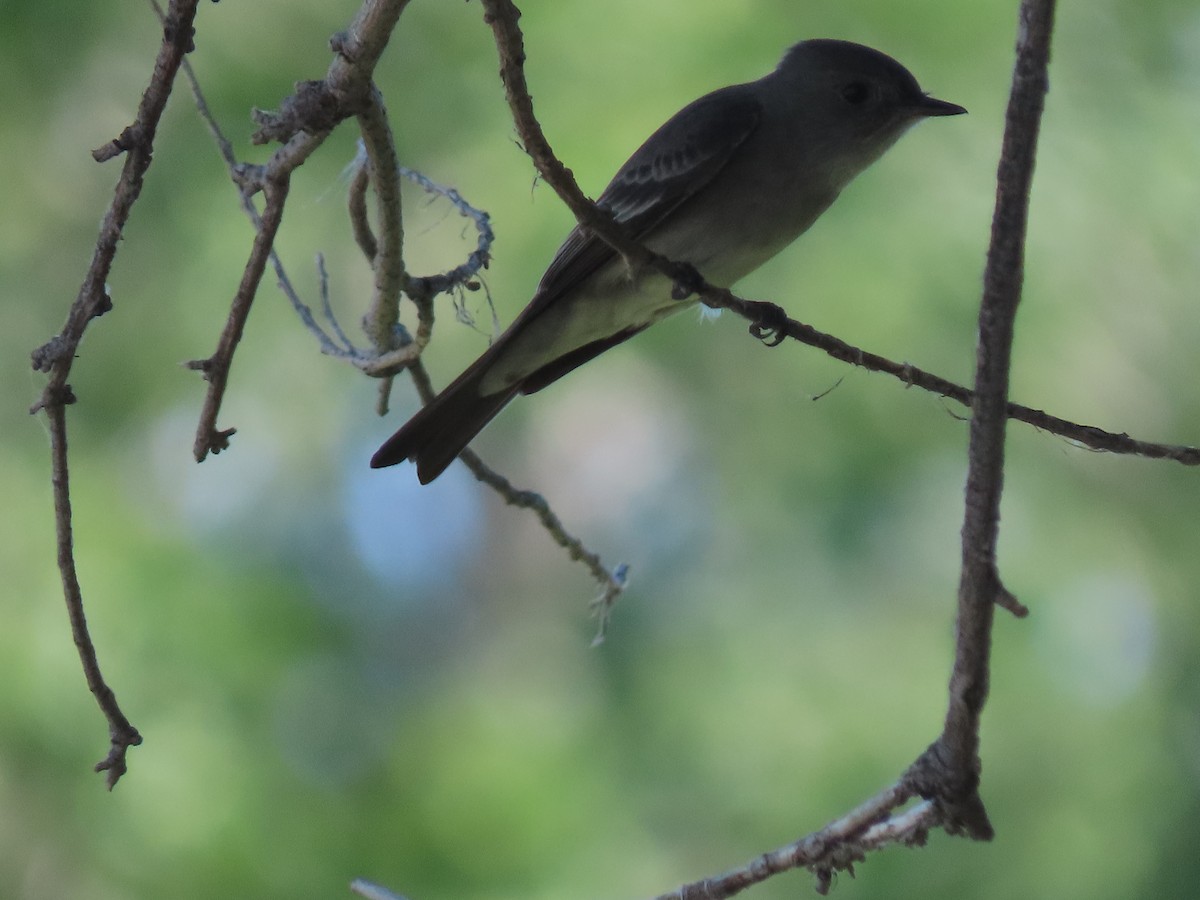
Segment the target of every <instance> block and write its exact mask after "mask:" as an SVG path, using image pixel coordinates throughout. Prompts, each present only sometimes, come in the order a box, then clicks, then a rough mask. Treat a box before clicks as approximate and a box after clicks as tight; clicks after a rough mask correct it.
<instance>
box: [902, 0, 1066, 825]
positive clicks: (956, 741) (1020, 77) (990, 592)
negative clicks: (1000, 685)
mask: <svg viewBox="0 0 1200 900" xmlns="http://www.w3.org/2000/svg"><path fill="white" fill-rule="evenodd" d="M1053 27H1054V0H1023V2H1022V4H1021V12H1020V27H1019V33H1018V37H1017V61H1016V66H1015V68H1014V71H1013V82H1012V93H1011V95H1010V97H1009V104H1008V115H1007V122H1006V126H1005V130H1004V142H1003V146H1002V148H1001V151H1000V166H999V171H998V173H997V177H996V182H997V186H996V211H995V215H994V217H993V219H992V239H991V244H990V246H989V248H988V258H987V267H986V269H985V270H984V276H983V301H982V303H981V305H980V310H979V346H978V351H977V356H976V369H975V394H974V398H973V403H972V415H971V438H970V448H969V457H970V467H969V469H968V472H967V489H966V514H965V517H964V521H963V530H962V577H961V580H960V582H959V589H958V625H957V639H956V641H955V658H954V671H953V673H952V675H951V677H950V703H949V708H948V710H947V712H946V721H945V725H944V728H943V730H942V735H941V737H940V738H939V739H938V740H937V742H936V743H934V745H933V746H932V747H930V748H929V750H928V751H926V753H925V754H924V755H923V756H922V757H921V759H919V760H918V761H917V762H916V763H915V764H914V766H913V768H912V769H911V770H910V772H909V775H908V781H909V783H911V784H912V785H913V786H914V787H915V788H917V789H918V791H919V792H920V793H921V794H922V795H924V796H926V797H931V798H934V799H935V800H936V801H937V802H938V803H939V805H940V807H941V809H942V812H943V814H944V815H945V819H946V821H945V825H946V828H947V830H948V831H952V832H955V831H959V832H962V833H965V834H966V835H968V836H969V837H972V838H975V839H977V840H990V839H991V837H992V834H993V832H992V826H991V823H990V822H989V821H988V817H987V812H986V810H985V808H984V805H983V802H982V800H981V799H980V798H979V794H978V786H979V771H980V761H979V721H980V716H981V714H982V712H983V706H984V702H985V701H986V700H987V694H988V676H989V661H990V657H991V634H992V621H993V618H994V609H995V605H996V603H997V602H998V601H1003V602H1004V603H1006V604H1010V603H1011V602H1013V601H1012V600H1011V597H1012V595H1011V594H1009V593H1008V591H1006V590H1005V589H1004V586H1003V585H1002V583H1001V581H1000V575H999V572H998V571H997V568H996V539H997V536H998V535H999V531H1000V495H1001V491H1002V488H1003V484H1004V432H1005V425H1006V421H1007V419H1006V415H1005V408H1006V402H1007V395H1008V376H1009V369H1010V366H1011V362H1012V339H1013V322H1014V321H1015V319H1016V315H1017V305H1018V304H1019V302H1020V299H1021V285H1022V281H1023V279H1024V259H1025V231H1026V224H1027V222H1028V218H1029V192H1030V189H1031V187H1032V184H1033V168H1034V161H1035V159H1036V156H1037V138H1038V130H1039V126H1040V124H1041V117H1042V108H1043V104H1044V99H1045V94H1046V87H1047V84H1048V80H1047V74H1046V71H1047V66H1048V65H1049V59H1050V35H1051V33H1052V31H1053Z"/></svg>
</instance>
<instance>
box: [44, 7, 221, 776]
mask: <svg viewBox="0 0 1200 900" xmlns="http://www.w3.org/2000/svg"><path fill="white" fill-rule="evenodd" d="M197 6H198V0H172V2H171V4H170V6H169V7H168V10H167V14H166V17H165V19H164V22H163V37H162V43H161V45H160V46H159V50H158V55H157V57H156V59H155V61H154V73H153V74H152V75H151V77H150V83H149V85H148V86H147V87H146V90H145V92H144V93H143V94H142V99H141V102H140V103H139V104H138V111H137V117H136V118H135V119H134V122H133V124H132V125H130V126H129V127H128V128H126V129H125V130H124V131H122V132H121V135H120V137H118V138H115V139H113V140H112V141H110V142H109V143H108V144H106V145H105V146H104V147H101V148H99V149H98V150H96V151H95V152H94V153H93V154H92V155H93V157H94V158H95V159H96V160H97V161H101V162H102V161H104V160H108V159H112V158H114V157H116V156H118V155H120V154H122V153H124V154H125V165H124V166H123V168H122V170H121V177H120V178H119V179H118V181H117V186H116V189H115V190H114V192H113V199H112V202H111V203H110V204H109V207H108V211H107V212H106V213H105V215H104V221H103V222H102V223H101V226H100V234H99V236H98V237H97V239H96V249H95V253H94V254H93V256H92V263H91V266H90V267H89V269H88V272H87V275H86V276H85V277H84V280H83V284H82V285H81V286H80V288H79V293H78V294H77V295H76V297H75V302H74V303H73V304H71V309H70V312H69V313H68V314H67V322H66V324H65V325H64V326H63V329H62V331H61V332H59V334H58V335H57V336H55V337H54V338H53V339H51V340H50V341H49V342H47V343H46V344H44V345H43V346H41V347H39V348H38V349H37V350H35V351H34V352H33V355H32V361H33V367H34V368H35V369H36V370H38V371H39V372H47V373H49V376H50V377H49V378H48V379H47V382H46V386H45V388H44V389H43V390H42V396H41V399H39V401H38V402H37V403H36V404H34V406H33V408H32V409H31V410H30V411H31V412H38V411H42V410H44V411H45V413H46V417H47V419H48V420H49V424H50V452H51V466H52V470H53V475H52V481H53V489H54V511H55V526H56V530H57V537H58V567H59V572H60V573H61V575H62V582H63V594H64V597H65V599H66V604H67V614H68V616H69V617H70V620H71V632H72V635H73V637H74V639H75V646H76V648H77V649H78V651H79V658H80V661H81V662H82V664H83V670H84V675H85V677H86V678H87V683H88V688H89V689H90V690H91V691H92V693H93V694H94V695H95V697H96V701H97V703H98V704H99V705H100V709H101V711H102V712H103V713H104V716H105V718H106V719H107V720H108V728H109V737H110V749H109V753H108V755H107V756H106V757H105V759H104V760H102V761H101V762H100V763H98V764H97V765H96V770H97V771H103V772H106V773H107V775H106V780H107V783H108V787H109V789H110V790H111V789H112V788H113V786H114V785H116V783H117V781H118V780H119V779H120V778H121V776H122V775H123V774H124V773H125V771H126V762H125V757H126V752H127V751H128V749H129V748H130V747H133V746H136V745H138V744H140V743H141V741H142V738H141V735H140V734H138V731H137V729H136V728H134V727H133V725H132V724H131V723H130V722H129V720H128V718H126V716H125V714H124V713H123V712H122V711H121V708H120V706H119V705H118V704H117V699H116V695H115V694H114V693H113V691H112V689H111V688H109V686H108V684H107V683H106V682H105V680H104V677H103V675H102V673H101V671H100V664H99V661H98V660H97V658H96V648H95V646H94V645H93V643H92V639H91V635H90V633H89V632H88V627H87V619H86V617H85V616H84V611H83V593H82V589H81V588H80V585H79V575H78V572H77V570H76V567H75V557H74V536H73V526H72V517H71V493H70V477H69V476H70V470H69V467H68V460H67V415H66V407H67V405H68V404H71V403H74V402H75V395H74V393H73V392H72V390H71V388H70V385H69V384H68V383H67V381H68V379H69V377H70V374H71V367H72V365H73V364H74V361H75V355H76V352H77V351H78V349H79V344H80V342H81V341H82V340H83V335H84V332H85V331H86V330H87V327H88V325H89V323H90V322H91V321H92V319H94V318H96V317H97V316H101V315H103V314H104V313H106V312H108V311H109V310H110V309H112V300H111V298H110V297H109V295H108V292H107V290H106V289H105V283H106V282H107V281H108V277H109V273H110V272H111V271H112V266H113V261H114V260H115V259H116V254H117V245H118V243H119V242H120V240H121V235H122V233H123V231H124V229H125V223H126V222H127V221H128V220H129V214H130V212H131V211H132V209H133V205H134V203H136V202H137V198H138V196H139V195H140V194H141V191H142V185H143V183H144V182H145V177H146V173H147V171H148V170H149V168H150V162H151V159H152V157H153V148H154V137H155V134H156V132H157V130H158V123H159V120H160V119H161V118H162V113H163V110H164V109H165V108H166V105H167V99H168V98H169V97H170V96H171V90H172V88H173V86H174V83H175V75H176V73H177V72H178V71H179V66H180V63H181V62H182V61H183V58H184V54H186V53H187V52H189V51H190V50H191V49H192V47H193V44H192V39H193V35H194V23H195V18H196V7H197Z"/></svg>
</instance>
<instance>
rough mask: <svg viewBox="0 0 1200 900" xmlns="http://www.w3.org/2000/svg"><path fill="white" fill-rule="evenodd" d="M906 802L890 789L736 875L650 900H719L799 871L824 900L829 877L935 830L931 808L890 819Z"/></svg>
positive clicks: (902, 791) (905, 794)
mask: <svg viewBox="0 0 1200 900" xmlns="http://www.w3.org/2000/svg"><path fill="white" fill-rule="evenodd" d="M912 796H913V794H912V791H911V789H910V788H907V787H905V786H904V785H903V784H901V783H897V784H894V785H892V786H891V787H889V788H887V789H886V790H883V791H880V792H879V793H878V794H876V795H875V796H874V797H872V798H871V799H870V800H867V801H866V802H865V803H863V804H861V805H860V806H859V807H858V808H856V809H854V810H851V811H850V812H849V813H847V814H846V815H844V816H842V817H841V818H840V819H838V820H837V821H835V822H831V823H830V824H829V825H826V826H825V827H824V828H822V829H821V830H820V831H814V832H813V833H812V834H810V835H807V836H806V837H802V838H800V840H798V841H795V842H794V843H791V844H788V845H787V846H786V847H780V848H779V849H778V850H772V851H770V852H769V853H764V854H762V855H761V856H758V857H756V858H754V859H753V860H751V861H750V862H748V863H747V864H746V865H744V866H741V867H739V868H737V869H733V870H731V871H729V872H725V873H723V874H721V875H716V876H714V877H712V878H705V879H703V880H701V881H695V882H692V883H691V884H686V885H684V886H682V887H680V888H676V889H675V890H674V891H671V892H670V893H669V894H661V895H659V896H658V897H657V898H656V900H722V898H725V897H732V896H733V895H735V894H739V893H741V892H742V891H744V890H746V889H747V888H750V887H753V886H754V885H756V884H759V883H760V882H763V881H766V880H767V879H768V878H771V877H772V876H774V875H778V874H780V873H782V872H788V871H791V870H792V869H801V868H804V869H810V870H812V872H813V873H814V874H815V875H816V876H817V892H818V893H821V894H824V893H826V892H827V891H828V888H829V885H830V882H831V880H832V877H833V873H834V872H835V871H837V870H841V869H851V867H853V865H854V864H855V863H856V862H861V861H862V860H863V859H865V858H866V854H867V852H869V851H871V850H878V849H880V848H882V847H884V846H886V845H888V844H896V843H899V844H906V845H910V846H919V845H921V844H923V843H924V842H925V836H926V835H927V834H928V832H929V830H930V829H931V828H934V827H936V826H937V824H938V813H937V810H936V809H935V808H934V806H933V804H931V803H927V802H926V803H919V804H917V805H916V806H914V807H913V808H912V809H910V810H908V811H906V812H903V813H900V814H899V815H896V816H892V815H891V813H892V811H893V810H895V809H898V808H899V807H901V806H903V805H904V804H905V803H906V802H908V800H910V799H911V798H912Z"/></svg>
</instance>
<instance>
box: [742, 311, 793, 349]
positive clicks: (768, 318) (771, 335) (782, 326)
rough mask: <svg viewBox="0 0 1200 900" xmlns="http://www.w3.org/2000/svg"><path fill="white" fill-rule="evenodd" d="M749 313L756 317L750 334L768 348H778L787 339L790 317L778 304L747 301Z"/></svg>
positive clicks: (751, 325)
mask: <svg viewBox="0 0 1200 900" xmlns="http://www.w3.org/2000/svg"><path fill="white" fill-rule="evenodd" d="M746 305H747V307H748V309H747V312H749V313H750V314H751V315H752V316H754V321H753V322H751V323H750V333H751V334H752V335H754V337H756V338H758V339H759V340H760V341H762V342H763V343H764V344H766V345H767V346H768V347H778V346H779V345H780V344H782V343H783V339H784V338H785V337H787V325H788V316H787V313H786V312H784V311H783V307H782V306H780V305H779V304H777V303H768V302H766V301H763V300H750V301H747V304H746Z"/></svg>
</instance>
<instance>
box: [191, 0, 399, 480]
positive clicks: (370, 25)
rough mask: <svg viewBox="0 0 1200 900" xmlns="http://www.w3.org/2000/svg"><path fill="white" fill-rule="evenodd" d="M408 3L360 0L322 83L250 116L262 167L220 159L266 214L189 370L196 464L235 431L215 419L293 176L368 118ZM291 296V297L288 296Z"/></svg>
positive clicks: (301, 87) (335, 42) (336, 40)
mask: <svg viewBox="0 0 1200 900" xmlns="http://www.w3.org/2000/svg"><path fill="white" fill-rule="evenodd" d="M408 3H409V0H365V2H364V3H363V5H362V6H361V7H360V8H359V10H358V13H357V14H356V15H355V17H354V21H353V22H351V24H350V27H349V28H347V30H346V31H344V32H339V33H338V34H337V35H335V36H334V37H333V39H332V40H331V41H330V47H331V49H332V50H333V51H334V53H335V56H334V59H333V61H332V62H331V63H330V66H329V69H328V71H327V73H326V76H325V79H324V80H322V81H304V82H300V83H299V84H297V85H296V90H295V93H293V94H292V95H291V96H290V97H287V98H285V99H284V100H283V102H282V103H281V104H280V108H279V111H278V112H267V111H263V110H255V111H254V119H255V121H256V122H257V123H258V126H259V127H258V130H257V131H256V132H255V133H254V135H253V136H252V138H251V140H252V141H253V142H255V143H260V144H264V143H268V142H271V141H279V142H280V143H282V145H283V146H281V147H280V148H279V149H278V150H276V151H275V152H274V153H273V154H272V155H271V159H270V160H269V161H268V162H267V164H266V165H264V166H248V165H240V164H236V163H230V160H231V156H232V155H231V154H230V156H227V157H226V162H227V163H230V164H231V173H232V175H233V177H234V180H235V181H237V183H238V185H239V186H240V187H241V189H242V191H243V194H244V196H245V197H247V198H248V197H251V196H253V195H254V194H255V193H257V192H258V191H260V190H261V191H263V192H264V193H265V194H266V206H265V208H264V210H263V212H262V215H261V217H260V218H259V221H258V222H257V223H256V229H257V230H256V234H255V238H254V243H253V245H252V247H251V251H250V256H249V258H248V259H247V262H246V266H245V269H244V270H243V274H242V280H241V283H240V284H239V285H238V290H237V293H236V295H235V296H234V299H233V303H232V304H231V306H230V311H229V317H228V318H227V320H226V323H225V328H224V329H223V331H222V334H221V338H220V340H219V342H218V345H217V349H216V351H214V353H213V355H212V356H210V357H209V358H208V359H205V360H193V361H192V362H191V363H189V364H188V366H189V367H190V368H194V369H197V370H199V371H201V372H203V373H204V377H205V379H206V380H207V381H208V382H209V389H208V392H207V394H206V396H205V399H204V407H203V409H202V411H201V415H200V422H199V424H198V426H197V429H196V440H195V444H194V446H193V455H194V456H195V457H196V460H197V461H201V460H203V459H204V458H205V457H206V456H207V455H208V454H209V453H210V452H213V453H218V452H220V451H221V450H223V449H224V448H225V447H227V446H228V443H229V438H230V437H231V436H232V435H233V434H234V433H236V430H237V429H235V428H228V429H224V430H218V428H217V417H218V415H219V414H220V409H221V403H222V401H223V399H224V393H225V387H226V385H227V384H228V380H229V368H230V366H231V365H232V364H233V355H234V352H235V351H236V349H237V344H238V342H239V340H240V339H241V335H242V332H243V330H244V328H245V323H246V317H247V316H248V315H249V313H250V308H251V306H252V304H253V302H254V297H255V294H256V292H257V290H258V285H259V283H260V282H261V280H262V275H263V271H264V269H265V267H266V263H267V262H268V260H272V261H274V259H273V257H272V251H273V249H274V240H275V234H276V233H277V231H278V229H279V224H280V221H281V220H282V216H283V208H284V205H285V203H286V199H287V192H288V186H289V183H290V177H291V173H292V172H294V171H295V170H296V169H297V168H298V167H300V166H301V165H303V164H304V162H305V160H307V159H308V157H309V156H310V155H311V154H312V153H313V152H314V151H316V149H317V148H318V147H320V146H321V144H322V143H324V141H325V139H326V138H327V137H328V136H329V134H330V132H331V131H332V130H333V129H334V128H335V127H336V126H337V125H338V124H339V123H341V122H342V121H344V120H345V119H347V118H350V117H351V116H357V115H360V114H363V113H364V112H366V111H368V110H369V108H370V107H371V105H372V103H373V102H374V101H375V100H377V99H378V97H377V94H376V93H375V90H374V85H373V83H372V77H373V74H374V70H375V66H376V64H377V63H378V62H379V57H380V55H382V53H383V51H384V48H385V47H386V46H387V43H388V40H390V38H391V34H392V30H393V29H394V28H395V25H396V22H397V20H398V19H399V17H400V13H401V12H403V10H404V7H406V6H407V5H408ZM210 118H211V117H210ZM247 211H248V212H249V211H250V210H249V209H248V210H247ZM251 218H252V219H253V218H255V215H254V214H252V215H251ZM275 265H276V271H277V272H278V271H279V269H280V267H279V266H278V263H277V261H276V262H275ZM292 296H293V297H295V295H294V293H293V294H292ZM293 302H294V303H295V304H296V305H297V306H298V308H299V307H302V306H303V304H299V303H298V300H294V301H293ZM304 311H305V312H306V313H307V312H308V311H307V307H304ZM308 320H309V321H311V313H309V314H308ZM318 330H319V329H318ZM332 348H334V345H333V342H332V341H326V342H324V343H323V344H322V349H325V350H327V351H330V352H333V353H335V355H344V354H342V353H341V352H340V351H338V350H336V349H332Z"/></svg>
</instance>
